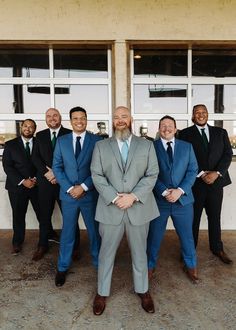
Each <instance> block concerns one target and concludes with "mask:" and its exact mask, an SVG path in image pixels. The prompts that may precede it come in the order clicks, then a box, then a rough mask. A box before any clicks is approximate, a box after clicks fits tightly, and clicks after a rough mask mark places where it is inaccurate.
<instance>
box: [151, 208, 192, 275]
mask: <svg viewBox="0 0 236 330" xmlns="http://www.w3.org/2000/svg"><path fill="white" fill-rule="evenodd" d="M157 205H158V208H159V211H160V216H159V217H158V218H156V219H154V220H152V221H151V223H150V227H149V234H148V243H147V245H148V247H147V255H148V268H149V269H153V268H155V267H156V264H157V260H158V257H159V250H160V246H161V242H162V239H163V237H164V234H165V231H166V225H167V221H168V218H169V217H171V218H172V221H173V224H174V227H175V230H176V232H177V235H178V237H179V240H180V245H181V254H182V256H183V260H184V263H185V265H186V266H187V267H188V268H195V267H196V265H197V260H196V250H195V246H194V240H193V233H192V223H193V204H187V205H185V206H182V205H181V204H180V203H179V202H176V203H165V204H160V203H157Z"/></svg>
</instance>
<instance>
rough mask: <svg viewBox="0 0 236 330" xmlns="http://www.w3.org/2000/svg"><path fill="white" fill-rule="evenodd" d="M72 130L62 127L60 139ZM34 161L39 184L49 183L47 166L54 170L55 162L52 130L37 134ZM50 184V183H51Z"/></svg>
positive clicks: (59, 134)
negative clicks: (53, 163) (53, 162)
mask: <svg viewBox="0 0 236 330" xmlns="http://www.w3.org/2000/svg"><path fill="white" fill-rule="evenodd" d="M70 132H71V130H70V129H68V128H65V127H63V126H61V128H60V130H59V132H58V137H60V136H62V135H65V134H68V133H70ZM32 160H33V163H34V165H35V167H36V168H37V178H38V181H39V184H40V183H41V182H42V181H43V182H44V183H45V182H47V183H48V181H47V179H46V178H45V177H44V174H45V173H46V172H47V171H48V169H47V167H46V166H49V167H50V168H52V161H53V148H52V143H51V133H50V129H49V128H46V129H44V130H43V131H40V132H38V133H37V134H36V143H35V148H34V152H33V155H32ZM49 184H50V183H49Z"/></svg>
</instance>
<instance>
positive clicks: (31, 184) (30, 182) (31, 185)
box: [22, 178, 36, 189]
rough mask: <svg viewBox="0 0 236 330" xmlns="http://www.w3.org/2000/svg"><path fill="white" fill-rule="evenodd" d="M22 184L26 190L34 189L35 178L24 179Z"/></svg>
mask: <svg viewBox="0 0 236 330" xmlns="http://www.w3.org/2000/svg"><path fill="white" fill-rule="evenodd" d="M22 184H23V186H25V187H26V188H28V189H31V188H34V187H35V185H36V178H28V179H25V180H24V181H23V182H22Z"/></svg>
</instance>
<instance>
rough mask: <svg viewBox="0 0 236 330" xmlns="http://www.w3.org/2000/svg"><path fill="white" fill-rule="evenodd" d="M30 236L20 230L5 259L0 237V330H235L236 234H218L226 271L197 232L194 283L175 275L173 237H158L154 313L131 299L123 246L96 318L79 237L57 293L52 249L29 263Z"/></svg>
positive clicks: (6, 240) (91, 273)
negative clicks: (16, 250) (16, 247)
mask: <svg viewBox="0 0 236 330" xmlns="http://www.w3.org/2000/svg"><path fill="white" fill-rule="evenodd" d="M37 235H38V234H37V231H27V235H26V241H25V245H24V248H23V251H22V254H21V255H19V256H12V255H11V253H10V251H11V232H10V231H3V230H2V231H0V329H4V330H16V329H17V330H18V329H27V330H30V329H33V330H34V329H36V330H38V329H39V330H46V329H47V330H51V329H53V330H54V329H63V330H69V329H74V330H75V329H76V330H77V329H80V330H84V329H96V330H100V329H103V330H106V329H111V330H118V329H119V330H121V329H125V330H133V329H135V330H136V329H162V330H164V329H180V330H185V329H204V330H210V329H214V330H221V329H232V330H233V329H236V232H224V233H223V234H222V238H223V241H224V242H225V251H226V252H227V253H228V254H229V256H230V257H232V259H233V260H234V264H233V265H224V264H223V263H222V262H221V261H219V260H218V258H216V257H215V256H213V255H212V254H211V253H210V252H209V249H208V241H207V233H206V232H201V236H200V244H199V247H198V260H199V276H200V277H201V282H200V284H198V285H193V284H192V283H191V282H190V281H189V280H188V279H187V277H186V275H185V274H184V272H183V271H182V264H181V262H180V255H179V244H178V239H177V237H176V235H175V232H173V231H168V232H167V233H166V237H165V240H164V242H163V245H162V251H161V257H160V263H159V267H158V270H157V272H156V274H155V277H154V279H153V281H152V283H151V285H150V291H151V293H152V296H153V298H154V301H155V307H156V313H155V314H147V313H145V311H144V310H143V309H142V308H141V306H140V299H139V298H138V297H137V296H136V295H135V294H134V293H133V289H132V274H131V265H130V254H129V251H128V247H127V244H126V241H125V240H123V241H122V244H121V246H120V248H119V251H118V254H117V259H116V264H115V268H114V273H113V282H112V295H111V297H110V298H109V299H108V300H107V307H106V310H105V312H104V314H103V315H101V316H94V315H93V312H92V302H93V298H94V295H95V293H96V271H95V270H94V269H93V267H92V265H91V262H90V256H89V253H88V241H87V235H86V232H85V231H83V233H82V242H81V249H82V258H81V260H80V261H76V262H74V263H73V265H72V266H71V269H70V271H69V274H68V277H67V281H66V283H65V285H64V286H63V287H62V288H57V287H56V286H55V284H54V276H55V270H56V261H57V253H58V246H57V245H55V244H54V245H52V246H51V249H50V251H49V252H48V254H47V255H46V256H45V258H44V259H42V260H41V261H39V262H32V261H31V257H32V253H33V250H34V248H35V244H36V242H37Z"/></svg>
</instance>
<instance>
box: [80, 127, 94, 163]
mask: <svg viewBox="0 0 236 330" xmlns="http://www.w3.org/2000/svg"><path fill="white" fill-rule="evenodd" d="M90 139H91V136H90V134H89V133H88V132H86V133H85V137H84V143H83V147H82V149H81V152H80V154H79V157H78V159H77V164H78V166H80V164H81V162H82V161H83V160H84V159H85V157H86V154H87V150H88V148H89V144H90Z"/></svg>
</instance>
